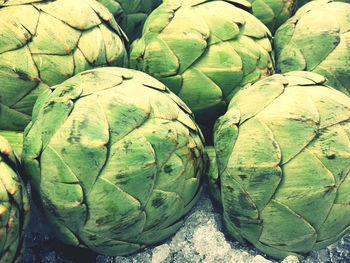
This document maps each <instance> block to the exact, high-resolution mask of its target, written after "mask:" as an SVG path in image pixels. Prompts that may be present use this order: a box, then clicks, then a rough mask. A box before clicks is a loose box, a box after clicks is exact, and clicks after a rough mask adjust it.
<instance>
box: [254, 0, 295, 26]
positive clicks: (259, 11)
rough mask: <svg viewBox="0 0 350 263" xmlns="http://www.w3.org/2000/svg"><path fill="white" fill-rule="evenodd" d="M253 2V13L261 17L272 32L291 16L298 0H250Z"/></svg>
mask: <svg viewBox="0 0 350 263" xmlns="http://www.w3.org/2000/svg"><path fill="white" fill-rule="evenodd" d="M248 1H249V2H250V3H251V4H252V14H253V15H254V16H256V17H257V18H259V20H260V21H261V22H263V23H264V24H265V25H266V26H267V27H268V29H270V31H271V33H274V32H275V31H276V29H277V28H278V27H279V26H280V25H282V24H283V23H284V22H286V20H287V19H288V18H290V17H291V16H292V15H293V14H294V12H295V10H296V6H297V2H298V0H248Z"/></svg>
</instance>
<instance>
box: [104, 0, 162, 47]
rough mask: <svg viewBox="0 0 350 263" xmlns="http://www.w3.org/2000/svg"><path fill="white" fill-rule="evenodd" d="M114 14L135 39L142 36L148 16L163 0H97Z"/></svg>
mask: <svg viewBox="0 0 350 263" xmlns="http://www.w3.org/2000/svg"><path fill="white" fill-rule="evenodd" d="M97 1H98V2H100V3H101V4H103V5H104V6H106V7H107V8H108V9H109V11H111V13H112V14H113V15H114V18H115V20H116V21H117V22H118V24H119V25H120V27H121V28H122V29H123V30H124V32H125V33H126V35H127V36H128V38H129V41H130V42H131V41H133V40H135V39H136V38H139V37H140V36H141V32H142V27H143V24H144V23H145V20H146V18H147V16H148V15H149V14H150V13H151V12H152V11H153V9H155V8H156V7H158V6H159V5H160V4H161V2H162V0H97Z"/></svg>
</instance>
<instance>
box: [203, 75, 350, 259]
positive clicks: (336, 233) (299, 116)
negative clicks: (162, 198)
mask: <svg viewBox="0 0 350 263" xmlns="http://www.w3.org/2000/svg"><path fill="white" fill-rule="evenodd" d="M324 82H325V78H324V77H323V76H321V75H318V74H316V73H310V72H305V71H296V72H289V73H285V74H283V75H280V74H275V75H273V76H271V77H268V78H265V79H263V80H261V81H259V82H257V83H255V84H253V85H251V86H248V85H247V87H246V88H244V89H243V90H241V91H240V92H239V93H237V94H236V96H234V97H233V99H232V100H231V102H230V105H229V110H228V111H227V113H226V114H225V115H223V116H222V117H220V118H219V119H218V121H217V122H216V124H215V133H214V147H215V152H216V158H217V166H218V176H216V174H215V172H213V173H212V174H213V177H214V178H212V179H210V181H211V182H212V184H211V185H212V186H214V187H212V191H214V192H215V191H216V192H217V191H218V190H215V189H219V191H220V193H216V195H214V196H217V197H218V198H219V201H220V202H221V203H222V207H223V218H224V223H225V225H226V227H227V229H228V231H229V233H230V234H232V236H233V237H235V238H236V239H237V240H238V241H240V242H242V243H246V242H249V243H251V244H253V245H254V246H255V247H257V248H258V249H260V250H261V251H262V252H264V253H266V254H268V255H270V256H272V257H275V258H280V259H282V258H285V257H287V256H288V255H296V256H298V257H303V256H305V255H307V254H308V253H309V252H310V251H312V250H317V249H320V248H323V247H325V246H327V245H329V244H331V243H333V242H335V241H337V240H338V239H340V237H342V236H343V235H344V234H346V233H348V232H349V230H350V195H349V193H350V177H349V176H348V175H349V170H350V140H349V137H350V98H349V97H348V96H346V95H345V94H343V93H341V92H339V91H337V90H335V89H333V88H330V87H329V86H326V85H324V84H323V83H324ZM215 176H216V177H217V178H216V179H215Z"/></svg>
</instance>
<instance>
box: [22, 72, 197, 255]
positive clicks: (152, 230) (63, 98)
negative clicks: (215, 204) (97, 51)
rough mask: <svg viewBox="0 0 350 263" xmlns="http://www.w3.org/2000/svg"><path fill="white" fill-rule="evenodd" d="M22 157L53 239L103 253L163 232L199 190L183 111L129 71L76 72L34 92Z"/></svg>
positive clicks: (161, 89)
mask: <svg viewBox="0 0 350 263" xmlns="http://www.w3.org/2000/svg"><path fill="white" fill-rule="evenodd" d="M22 159H23V163H24V168H25V170H26V173H27V174H28V175H29V179H30V183H31V185H32V188H33V191H32V192H33V194H34V195H36V197H37V198H35V199H38V200H40V203H39V206H40V207H41V210H42V211H43V213H44V214H45V216H46V218H47V220H48V222H49V223H50V224H51V225H52V226H53V230H54V231H55V232H57V237H58V238H59V239H61V240H62V241H63V242H65V243H67V244H70V245H73V246H80V247H85V248H90V249H91V250H93V251H95V252H97V253H101V254H105V255H127V254H130V253H132V252H135V251H137V250H139V249H140V248H142V247H145V246H147V245H149V244H153V243H155V242H158V241H161V240H163V239H165V238H166V237H168V236H170V235H171V234H173V233H174V232H175V231H176V230H177V229H178V228H179V227H180V226H181V224H182V221H183V218H184V215H185V214H186V213H187V212H188V211H189V209H190V208H191V207H192V206H193V205H194V204H195V202H196V200H197V198H198V197H199V194H200V192H201V189H202V187H201V185H202V183H201V182H202V179H201V177H202V172H203V169H204V164H203V162H204V146H203V139H202V135H201V132H200V130H199V128H198V127H197V125H196V124H195V122H194V121H193V118H192V114H191V111H190V110H189V109H188V108H187V106H186V105H185V104H184V103H183V102H182V101H181V100H180V99H178V98H177V97H176V96H175V95H174V94H173V93H171V92H170V91H169V90H168V89H167V88H166V87H165V86H164V85H163V84H162V83H160V82H159V81H157V80H156V79H154V78H152V77H150V76H148V75H147V74H145V73H142V72H138V71H135V70H131V69H123V68H100V69H93V70H89V71H85V72H83V73H80V74H77V75H76V76H74V77H72V78H70V79H69V80H67V81H65V82H63V83H62V84H60V85H57V86H55V89H54V91H53V92H52V93H50V94H43V95H41V96H40V97H39V98H38V100H37V102H36V104H35V107H34V111H33V119H32V122H31V123H30V124H29V125H28V126H27V128H26V130H25V133H24V145H23V154H22Z"/></svg>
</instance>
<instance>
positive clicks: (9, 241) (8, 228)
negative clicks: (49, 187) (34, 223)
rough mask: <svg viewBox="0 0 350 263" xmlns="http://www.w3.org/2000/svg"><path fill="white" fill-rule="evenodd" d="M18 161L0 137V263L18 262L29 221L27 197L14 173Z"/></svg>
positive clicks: (22, 185)
mask: <svg viewBox="0 0 350 263" xmlns="http://www.w3.org/2000/svg"><path fill="white" fill-rule="evenodd" d="M17 167H18V160H17V159H16V158H15V156H14V155H13V153H12V151H11V148H10V144H9V143H8V141H7V140H6V139H5V138H4V137H2V136H0V224H1V225H0V262H1V263H11V262H20V259H21V255H22V252H23V250H24V229H25V228H26V226H27V224H28V220H29V210H30V209H29V199H28V195H27V192H26V188H25V186H24V184H23V182H22V180H21V178H20V176H19V174H18V170H17Z"/></svg>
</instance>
